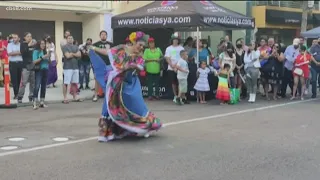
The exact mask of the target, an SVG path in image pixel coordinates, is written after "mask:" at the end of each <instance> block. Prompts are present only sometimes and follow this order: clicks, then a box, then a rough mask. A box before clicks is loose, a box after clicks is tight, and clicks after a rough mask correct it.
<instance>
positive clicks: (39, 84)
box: [33, 69, 48, 101]
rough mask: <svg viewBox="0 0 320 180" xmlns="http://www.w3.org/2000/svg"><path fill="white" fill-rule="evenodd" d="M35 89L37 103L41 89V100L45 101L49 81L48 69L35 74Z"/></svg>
mask: <svg viewBox="0 0 320 180" xmlns="http://www.w3.org/2000/svg"><path fill="white" fill-rule="evenodd" d="M35 76H36V78H35V81H36V82H35V87H34V91H33V99H34V101H36V100H37V99H38V94H39V89H40V99H41V100H44V98H45V97H46V91H47V79H48V69H41V70H39V71H36V72H35Z"/></svg>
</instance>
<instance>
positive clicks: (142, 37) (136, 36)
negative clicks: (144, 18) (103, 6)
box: [129, 31, 149, 43]
mask: <svg viewBox="0 0 320 180" xmlns="http://www.w3.org/2000/svg"><path fill="white" fill-rule="evenodd" d="M148 39H149V35H147V34H145V33H144V32H141V31H137V32H132V33H131V34H130V35H129V40H130V42H131V43H136V42H137V41H144V42H145V43H147V42H148Z"/></svg>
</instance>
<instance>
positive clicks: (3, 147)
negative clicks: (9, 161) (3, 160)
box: [0, 146, 18, 151]
mask: <svg viewBox="0 0 320 180" xmlns="http://www.w3.org/2000/svg"><path fill="white" fill-rule="evenodd" d="M0 149H1V150H5V151H10V150H13V149H18V146H2V147H0Z"/></svg>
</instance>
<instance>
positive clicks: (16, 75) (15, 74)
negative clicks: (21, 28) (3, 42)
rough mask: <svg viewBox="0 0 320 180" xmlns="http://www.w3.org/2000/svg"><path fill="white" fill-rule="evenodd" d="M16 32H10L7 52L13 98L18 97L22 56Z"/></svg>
mask: <svg viewBox="0 0 320 180" xmlns="http://www.w3.org/2000/svg"><path fill="white" fill-rule="evenodd" d="M19 40H20V39H19V36H18V35H17V34H12V42H11V43H9V44H8V48H7V52H8V56H9V69H10V78H11V83H12V87H13V94H14V99H18V93H19V87H20V82H21V73H22V67H23V62H22V56H21V52H20V42H19Z"/></svg>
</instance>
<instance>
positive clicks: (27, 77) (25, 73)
mask: <svg viewBox="0 0 320 180" xmlns="http://www.w3.org/2000/svg"><path fill="white" fill-rule="evenodd" d="M35 45H36V42H35V41H33V40H32V35H31V33H29V32H27V33H25V34H24V41H23V42H22V43H21V47H20V52H21V56H22V59H23V69H22V74H21V78H22V79H21V86H20V88H19V93H18V103H22V99H23V96H24V92H25V88H26V85H27V83H28V82H29V102H31V101H32V100H33V91H34V85H35V72H34V69H33V67H34V64H33V50H34V48H35Z"/></svg>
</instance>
